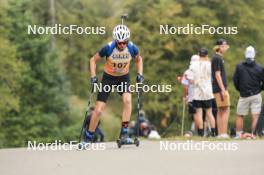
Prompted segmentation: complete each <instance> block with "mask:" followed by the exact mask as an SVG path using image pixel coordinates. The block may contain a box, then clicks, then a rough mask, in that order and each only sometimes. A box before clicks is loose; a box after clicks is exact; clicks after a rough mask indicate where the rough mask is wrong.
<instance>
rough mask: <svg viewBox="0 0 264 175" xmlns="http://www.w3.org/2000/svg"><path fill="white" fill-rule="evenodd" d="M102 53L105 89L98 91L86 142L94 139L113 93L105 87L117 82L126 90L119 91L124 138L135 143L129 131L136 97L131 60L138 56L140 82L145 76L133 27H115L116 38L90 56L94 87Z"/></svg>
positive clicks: (135, 59) (137, 65) (86, 131)
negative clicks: (131, 29) (130, 72)
mask: <svg viewBox="0 0 264 175" xmlns="http://www.w3.org/2000/svg"><path fill="white" fill-rule="evenodd" d="M102 57H105V60H104V61H105V64H104V74H103V77H102V81H101V85H102V87H103V88H102V89H103V90H102V91H99V92H98V96H97V101H96V105H95V110H94V112H93V115H92V117H91V122H90V125H89V127H88V128H87V129H86V130H85V134H84V135H85V139H84V143H89V142H91V140H93V137H94V132H95V129H96V127H97V124H98V121H99V118H100V116H101V113H102V110H103V109H104V107H105V105H106V102H107V99H108V97H109V95H110V92H111V91H105V88H104V87H105V86H107V87H109V86H110V87H112V86H113V85H115V86H116V85H119V86H122V87H123V88H122V92H120V91H119V94H120V95H121V96H122V101H123V113H122V124H121V131H120V139H121V140H122V141H123V142H125V143H131V142H133V140H132V139H131V138H130V137H129V134H128V124H129V121H130V116H131V111H132V102H131V98H132V97H131V93H130V91H129V89H130V88H129V86H130V77H129V65H130V61H131V60H134V61H135V63H136V69H137V78H136V80H137V83H143V81H144V78H143V62H142V57H141V56H140V54H139V49H138V48H137V47H136V45H134V44H133V43H132V42H131V41H130V31H129V29H128V27H127V26H126V25H123V24H122V25H117V26H116V27H115V28H114V30H113V41H111V42H110V43H108V44H107V45H105V46H104V47H103V48H101V49H100V51H99V52H97V53H96V54H95V55H94V56H93V57H92V58H91V59H90V71H91V84H92V87H93V88H94V87H95V85H96V84H97V77H96V64H97V62H98V61H99V60H100V61H101V60H102V59H101V58H102Z"/></svg>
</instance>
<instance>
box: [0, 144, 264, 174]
mask: <svg viewBox="0 0 264 175" xmlns="http://www.w3.org/2000/svg"><path fill="white" fill-rule="evenodd" d="M179 143H181V144H183V143H184V144H185V150H183V148H182V149H181V150H178V149H180V146H178V145H177V144H179ZM190 143H191V142H190V141H189V142H188V144H187V141H170V142H168V144H167V146H168V145H169V147H167V148H170V149H169V150H165V146H164V145H166V142H165V141H164V142H163V143H162V144H163V145H162V146H161V143H160V142H159V141H142V142H141V145H140V146H139V147H136V146H134V145H129V146H124V147H122V148H121V149H118V148H117V145H116V143H113V142H110V143H105V145H100V146H98V145H97V146H94V147H93V150H85V151H78V150H71V151H62V150H57V151H54V150H48V151H46V150H45V151H40V150H38V151H36V150H35V151H34V150H27V148H18V149H1V150H0V174H1V175H31V174H32V175H60V174H63V175H73V174H74V175H75V174H80V175H189V174H195V175H206V174H208V175H228V174H230V175H263V174H264V141H263V140H262V141H227V142H221V144H222V146H223V143H225V144H226V145H227V147H225V149H231V150H212V149H209V147H206V148H207V149H205V150H197V147H195V148H196V150H194V149H192V150H190V148H191V147H190V145H192V146H194V145H197V144H198V145H199V144H200V145H201V142H199V141H196V142H192V143H191V144H190ZM208 143H209V142H207V145H208ZM211 143H212V144H214V145H216V144H218V143H220V142H211ZM211 143H209V144H211ZM175 145H177V149H176V147H175ZM186 145H187V147H186ZM214 145H213V147H211V148H213V149H214V148H216V147H214ZM226 145H225V146H226ZM230 145H231V146H230ZM161 148H162V150H161ZM192 148H193V147H192ZM199 148H200V149H201V147H199ZM222 148H223V147H222ZM188 149H189V150H188Z"/></svg>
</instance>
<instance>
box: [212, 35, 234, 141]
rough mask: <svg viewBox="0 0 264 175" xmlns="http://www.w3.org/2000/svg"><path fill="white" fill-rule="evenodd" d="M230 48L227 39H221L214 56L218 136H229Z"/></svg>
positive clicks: (214, 91) (213, 69) (213, 74)
mask: <svg viewBox="0 0 264 175" xmlns="http://www.w3.org/2000/svg"><path fill="white" fill-rule="evenodd" d="M228 49H229V45H228V44H227V42H226V40H224V39H219V40H217V42H216V45H215V47H214V51H215V54H214V56H213V57H212V76H213V77H212V79H213V93H214V97H215V101H216V105H217V109H218V112H217V117H216V121H217V127H218V138H229V136H228V134H227V127H228V118H229V113H230V97H229V93H228V90H227V77H226V71H225V66H224V58H223V56H224V54H225V52H226V51H227V50H228Z"/></svg>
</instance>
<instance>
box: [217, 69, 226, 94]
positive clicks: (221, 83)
mask: <svg viewBox="0 0 264 175" xmlns="http://www.w3.org/2000/svg"><path fill="white" fill-rule="evenodd" d="M215 78H216V80H217V83H218V85H219V87H220V89H221V91H225V86H224V83H223V80H222V77H221V72H220V71H216V72H215Z"/></svg>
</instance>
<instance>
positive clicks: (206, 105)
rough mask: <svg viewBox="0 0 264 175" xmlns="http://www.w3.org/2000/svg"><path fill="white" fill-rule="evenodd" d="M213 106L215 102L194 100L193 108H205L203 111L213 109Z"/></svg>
mask: <svg viewBox="0 0 264 175" xmlns="http://www.w3.org/2000/svg"><path fill="white" fill-rule="evenodd" d="M212 105H213V100H212V99H210V100H193V106H194V107H195V108H203V109H208V108H212Z"/></svg>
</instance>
